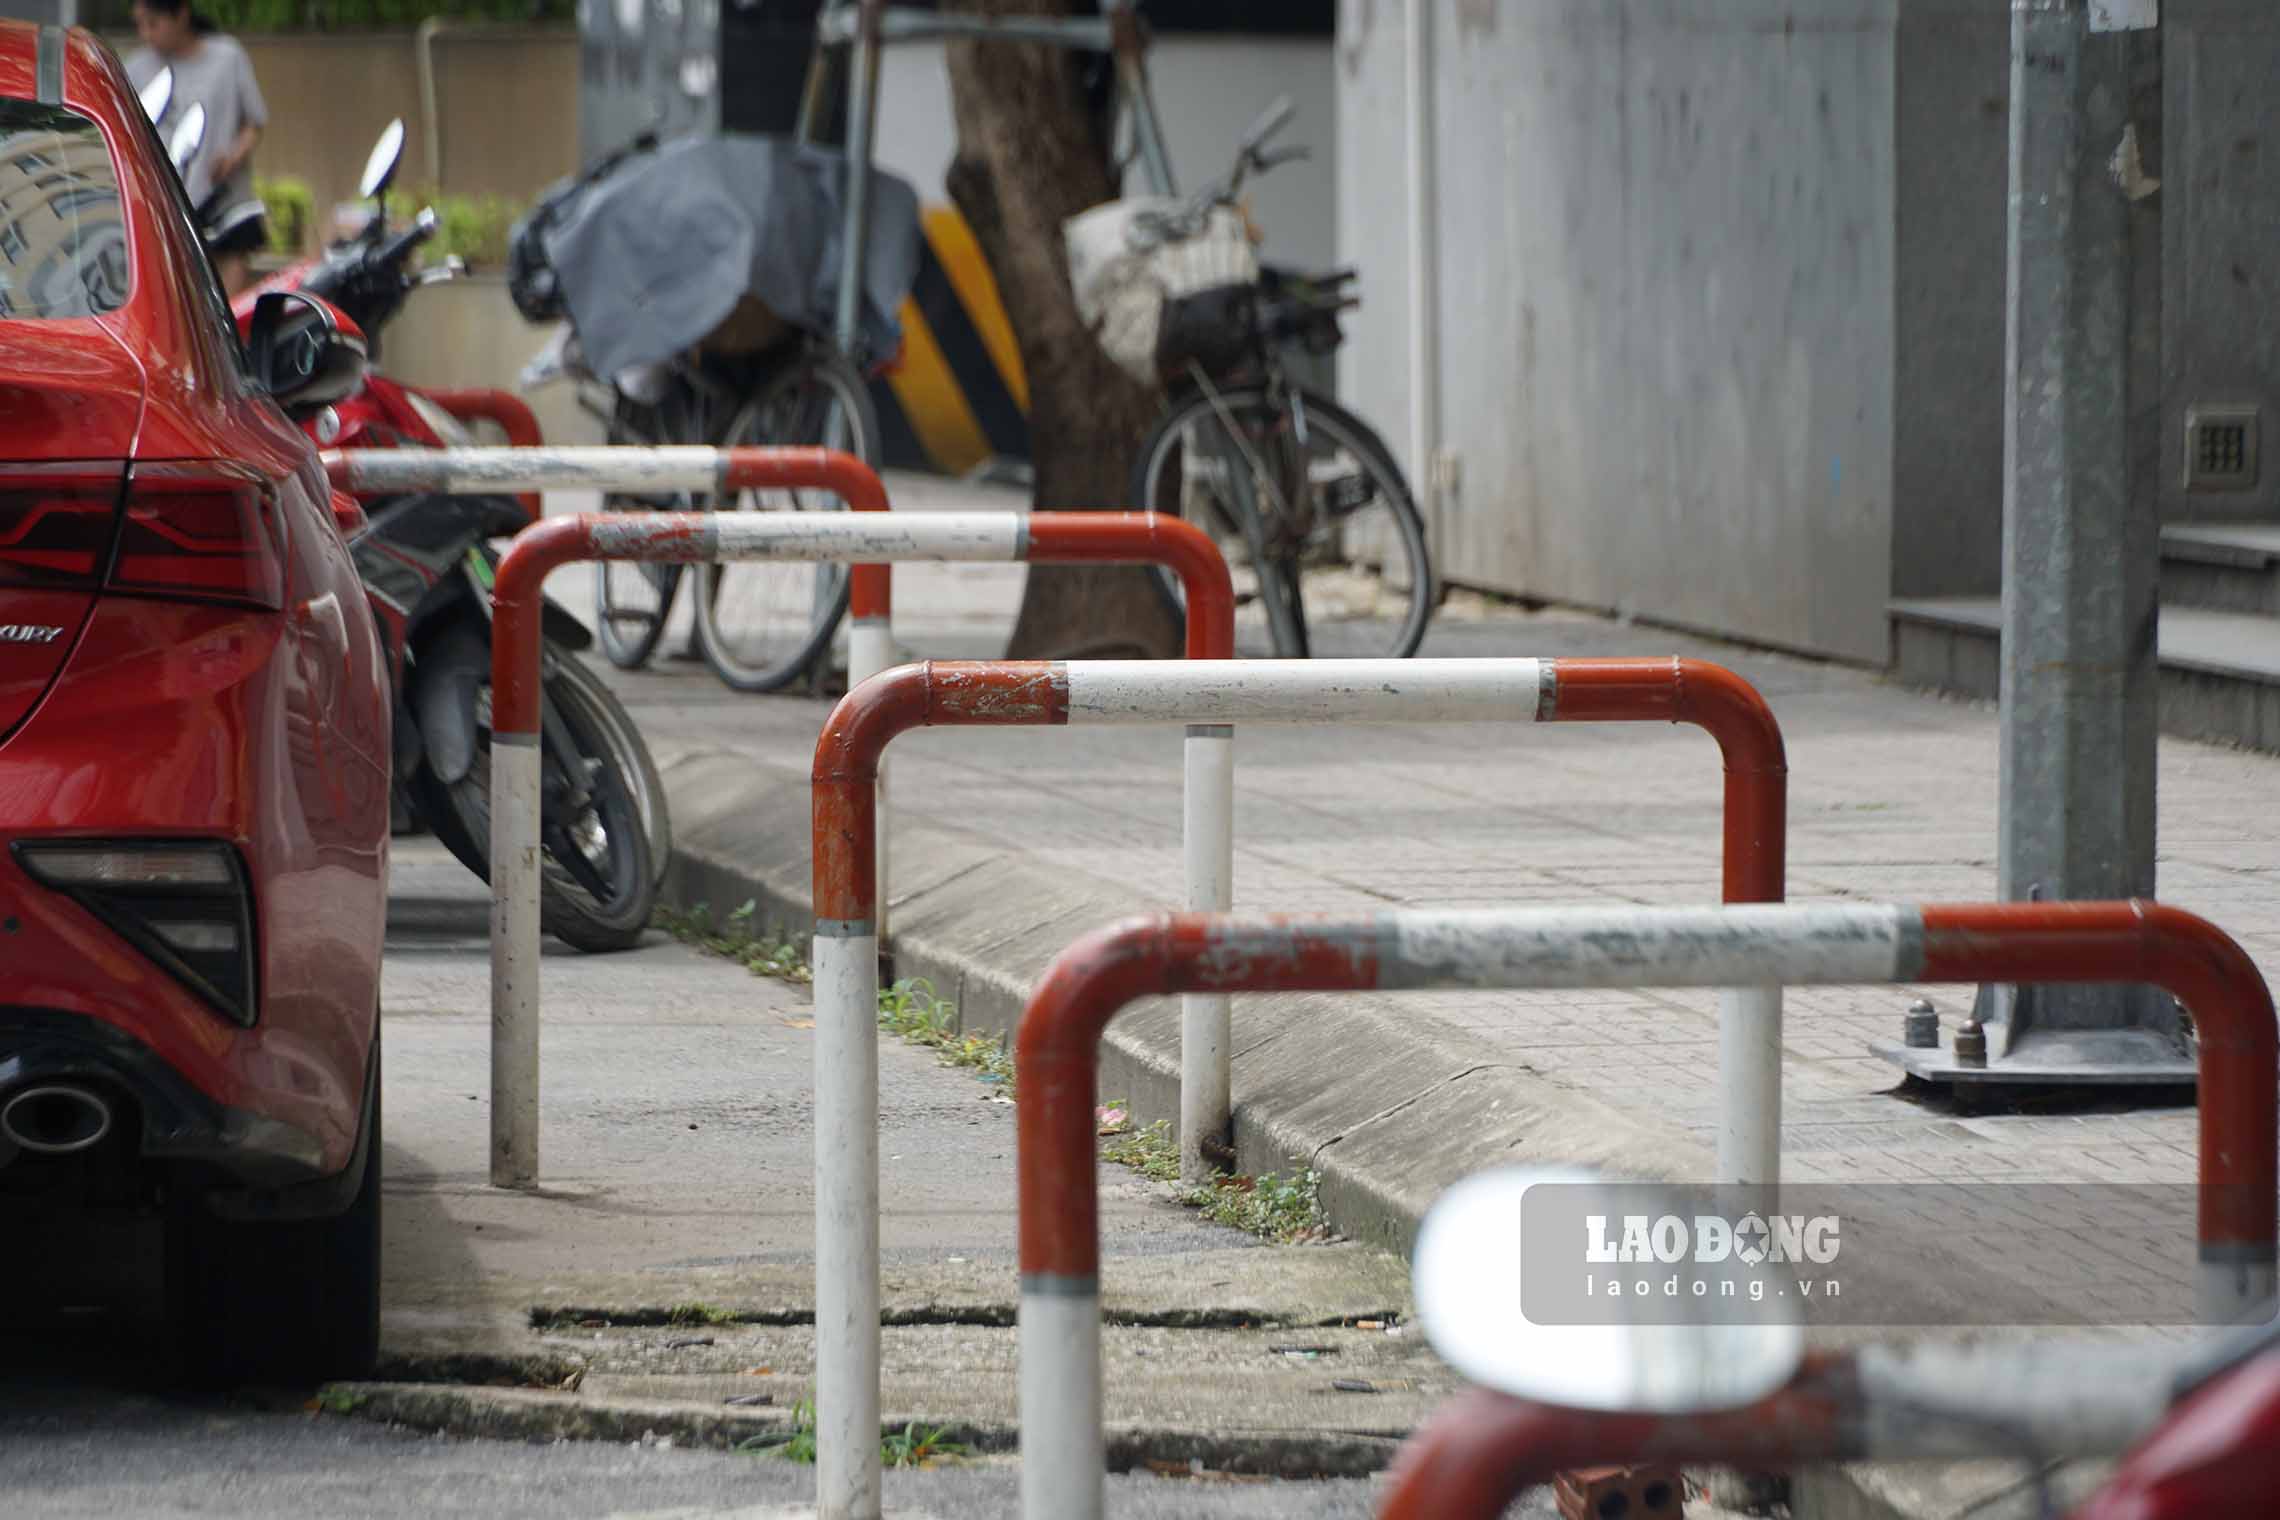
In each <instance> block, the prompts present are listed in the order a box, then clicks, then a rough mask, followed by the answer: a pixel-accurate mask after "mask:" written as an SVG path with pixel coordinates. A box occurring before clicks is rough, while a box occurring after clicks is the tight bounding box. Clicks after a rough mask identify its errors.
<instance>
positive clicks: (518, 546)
mask: <svg viewBox="0 0 2280 1520" xmlns="http://www.w3.org/2000/svg"><path fill="white" fill-rule="evenodd" d="M611 515H613V514H609V513H595V514H589V513H579V514H577V515H575V516H571V517H549V518H544V519H542V520H540V521H538V522H535V523H532V524H531V525H530V526H529V527H527V528H525V529H523V530H522V531H521V532H520V533H517V534H516V535H515V536H514V541H513V542H512V543H510V544H508V545H507V552H506V553H505V554H504V555H502V556H500V559H499V568H498V570H497V571H496V572H495V573H494V574H493V576H492V579H491V732H492V733H494V734H535V733H537V732H538V714H539V693H538V688H539V653H540V645H541V643H542V640H541V637H540V627H541V624H542V622H543V619H542V618H541V616H540V611H541V608H542V606H543V603H542V601H541V600H540V593H541V592H542V591H543V590H544V589H545V587H546V577H547V576H548V575H549V574H551V573H552V572H554V571H555V570H558V569H560V568H561V567H562V566H564V565H569V564H575V563H576V562H577V561H579V560H582V559H592V558H593V557H594V524H595V523H596V522H597V521H600V520H604V519H606V518H608V517H609V516H611ZM673 515H674V516H676V517H680V518H686V519H689V520H691V521H701V520H702V518H703V514H702V513H696V512H681V513H675V514H673Z"/></svg>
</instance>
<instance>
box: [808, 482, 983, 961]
mask: <svg viewBox="0 0 2280 1520" xmlns="http://www.w3.org/2000/svg"><path fill="white" fill-rule="evenodd" d="M989 515H991V516H995V515H997V514H995V513H992V514H989ZM1008 515H1011V514H1008ZM894 662H895V637H894V630H893V629H892V627H891V626H890V625H889V623H888V620H887V619H885V618H880V617H862V618H856V619H854V620H853V626H852V627H851V628H850V629H849V630H848V634H847V689H848V690H849V691H853V690H854V689H855V688H856V687H858V686H860V685H862V684H863V683H864V682H865V681H868V680H870V679H871V677H873V676H875V675H877V674H878V673H879V672H880V671H882V670H885V669H886V668H887V667H889V666H890V665H892V664H894ZM871 806H872V808H873V815H872V816H874V817H875V818H877V819H878V829H877V837H876V839H875V841H874V848H875V850H876V853H877V865H878V871H877V874H876V876H875V877H874V878H873V884H872V893H871V904H872V907H871V911H872V913H873V914H875V915H876V916H877V925H876V928H877V933H878V936H879V938H880V940H881V941H884V940H885V939H886V937H887V882H888V875H887V841H888V840H889V839H890V838H892V837H893V834H894V815H893V813H892V812H891V811H890V809H889V807H888V803H887V757H886V756H884V755H881V756H880V757H879V782H878V790H877V792H876V794H875V795H874V796H873V798H872V803H871Z"/></svg>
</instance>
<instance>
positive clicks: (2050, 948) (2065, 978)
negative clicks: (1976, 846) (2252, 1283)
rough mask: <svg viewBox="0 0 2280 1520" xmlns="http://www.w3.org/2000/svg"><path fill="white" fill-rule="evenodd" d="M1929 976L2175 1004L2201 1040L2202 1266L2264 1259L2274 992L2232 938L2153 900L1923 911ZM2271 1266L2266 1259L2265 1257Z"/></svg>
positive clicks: (2278, 1122)
mask: <svg viewBox="0 0 2280 1520" xmlns="http://www.w3.org/2000/svg"><path fill="white" fill-rule="evenodd" d="M1924 979H1925V980H1926V981H1941V982H2139V983H2145V984H2148V985H2151V986H2155V987H2159V988H2161V989H2162V990H2163V991H2165V992H2167V993H2169V994H2171V995H2172V996H2174V997H2176V998H2177V999H2178V1001H2180V1002H2182V1003H2183V1004H2184V1005H2185V1006H2186V1008H2187V1009H2189V1010H2191V1012H2192V1015H2193V1026H2194V1029H2195V1031H2196V1032H2197V1033H2198V1035H2199V1037H2200V1088H2201V1093H2200V1108H2201V1187H2200V1193H2199V1209H2200V1236H2201V1246H2202V1249H2203V1253H2204V1259H2206V1258H2207V1257H2208V1256H2209V1255H2211V1254H2212V1253H2211V1248H2212V1247H2213V1248H2215V1252H2214V1254H2215V1255H2217V1256H2220V1257H2221V1256H2222V1255H2223V1254H2225V1253H2226V1252H2227V1251H2228V1250H2229V1249H2237V1248H2251V1249H2256V1250H2260V1251H2263V1252H2269V1251H2270V1250H2271V1248H2272V1243H2273V1236H2274V1229H2275V1223H2276V1221H2275V1202H2274V1197H2275V1191H2276V1189H2275V1181H2274V1169H2275V1162H2274V1151H2275V1147H2276V1139H2275V1136H2276V1134H2280V1113H2276V1108H2280V1105H2276V1103H2275V1082H2274V1071H2275V1065H2274V1063H2275V1060H2276V1059H2280V1057H2276V1054H2275V1049H2274V1043H2275V1041H2274V1031H2273V1012H2272V994H2271V991H2270V989H2269V988H2267V987H2266V986H2265V984H2264V977H2263V975H2262V974H2261V973H2259V972H2258V971H2257V969H2256V963H2255V962H2254V961H2252V960H2250V959H2249V957H2248V952H2247V951H2245V950H2243V949H2241V947H2240V946H2239V944H2237V943H2236V942H2235V941H2234V940H2233V938H2232V936H2230V935H2228V934H2226V933H2225V932H2224V931H2223V930H2222V929H2219V928H2218V927H2217V926H2216V925H2214V924H2212V923H2210V922H2209V921H2208V920H2206V919H2204V918H2200V917H2197V916H2195V915H2194V914H2191V913H2187V912H2185V911H2184V910H2183V909H2181V908H2171V907H2165V906H2163V905H2162V904H2160V903H2154V902H2114V903H2093V902H2025V903H1992V904H1987V905H1984V906H1953V905H1948V906H1931V907H1926V908H1925V909H1924ZM2266 1259H2269V1257H2267V1258H2266Z"/></svg>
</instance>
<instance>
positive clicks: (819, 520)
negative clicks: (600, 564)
mask: <svg viewBox="0 0 2280 1520" xmlns="http://www.w3.org/2000/svg"><path fill="white" fill-rule="evenodd" d="M687 520H688V519H687V518H686V517H685V516H680V517H676V516H669V515H660V514H656V513H644V512H611V513H603V514H601V515H600V516H598V517H596V518H594V519H593V520H592V521H591V522H590V524H589V527H588V530H587V532H588V536H589V537H590V538H591V540H592V543H593V553H592V555H591V556H590V557H591V558H595V559H639V560H649V561H653V562H654V561H679V562H682V563H694V562H702V561H707V560H721V559H775V560H786V561H793V562H800V561H808V562H817V563H821V562H828V561H836V562H852V561H862V560H874V561H880V560H883V561H889V562H891V561H895V560H978V561H991V560H1011V559H1017V558H1019V557H1020V556H1021V554H1022V553H1023V552H1024V538H1025V531H1024V524H1023V522H1022V517H1021V514H1020V513H1018V512H928V513H922V514H910V515H904V514H900V513H893V512H718V513H713V514H711V515H709V516H707V517H706V518H705V519H704V520H703V525H702V526H701V527H700V528H698V529H697V530H695V531H691V530H689V529H688V528H686V527H683V526H682V524H683V523H685V522H686V521H687Z"/></svg>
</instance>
